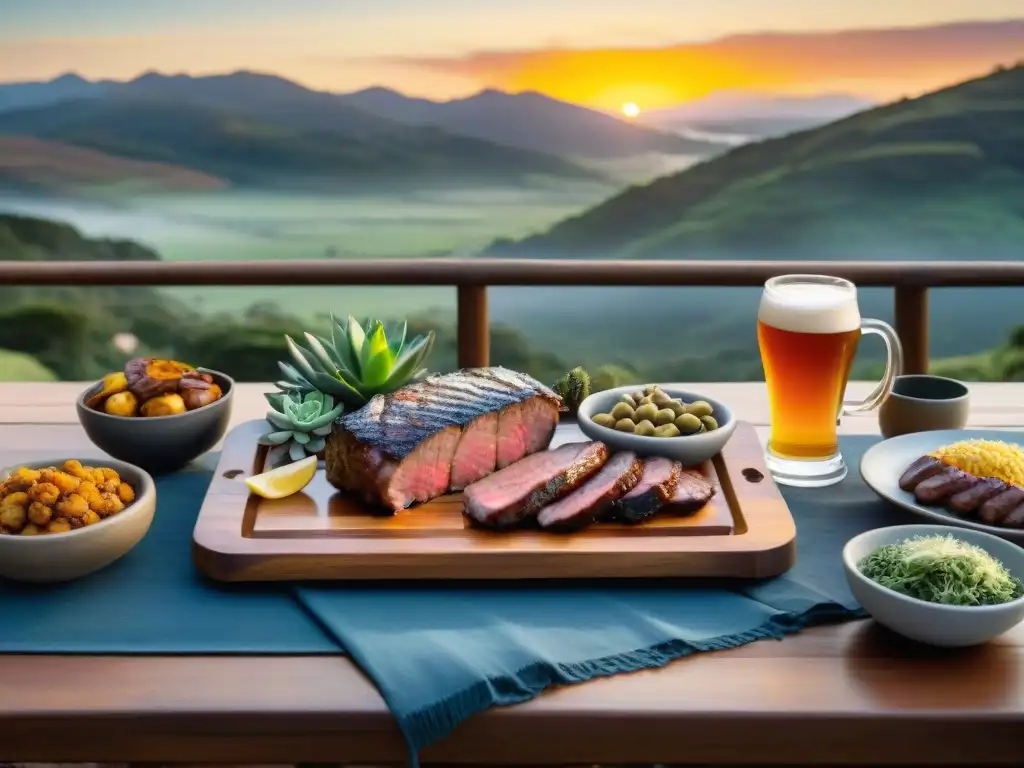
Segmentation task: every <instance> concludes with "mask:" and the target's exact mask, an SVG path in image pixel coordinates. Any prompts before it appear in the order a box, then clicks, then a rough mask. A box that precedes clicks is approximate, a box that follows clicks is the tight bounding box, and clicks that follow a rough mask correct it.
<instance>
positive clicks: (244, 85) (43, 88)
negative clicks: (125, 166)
mask: <svg viewBox="0 0 1024 768" xmlns="http://www.w3.org/2000/svg"><path fill="white" fill-rule="evenodd" d="M6 87H10V86H6ZM6 87H0V95H2V94H3V92H4V90H5V88H6ZM51 88H54V89H55V90H53V91H51V90H50V89H51ZM47 93H50V97H49V98H48V97H47ZM69 94H70V95H69ZM11 101H17V103H18V104H19V107H18V108H16V109H7V110H6V111H2V112H0V135H8V136H29V137H33V138H37V139H43V140H46V141H51V142H59V143H63V144H67V145H71V146H74V147H79V148H84V149H90V150H95V151H98V152H102V153H106V154H109V155H114V156H117V157H121V158H129V159H133V160H143V161H149V162H159V163H165V164H170V165H175V166H180V167H182V168H186V169H191V170H194V171H199V172H202V173H205V174H209V175H212V176H216V177H219V178H221V179H224V180H226V181H228V182H230V183H232V184H235V185H246V186H259V187H277V188H282V187H284V188H296V187H302V188H324V187H331V188H339V187H341V188H344V187H353V188H359V187H365V185H366V184H368V183H377V184H386V183H388V182H396V183H402V182H408V181H409V180H410V179H413V178H430V179H432V180H434V181H435V182H436V183H438V184H444V183H453V184H457V183H468V182H470V183H484V182H486V183H502V184H510V183H518V182H524V181H528V180H530V179H531V178H533V177H538V176H553V177H559V178H564V179H576V180H581V181H590V182H600V181H604V177H603V176H601V175H600V174H599V173H597V172H595V171H593V170H590V169H586V168H583V167H582V166H579V165H576V164H574V163H572V162H570V161H568V160H564V159H562V158H559V157H555V156H553V155H548V154H544V153H541V152H535V151H531V150H525V149H520V148H516V147H506V146H501V145H499V144H496V143H493V142H488V141H482V140H480V139H475V138H471V137H464V136H456V135H453V134H450V133H446V132H444V131H441V130H439V129H436V128H430V127H416V126H407V125H402V124H400V123H397V122H394V121H391V120H387V119H384V118H381V117H377V116H376V115H372V114H369V113H368V112H365V111H363V110H360V109H357V108H355V107H353V106H350V105H348V104H345V103H344V102H342V101H341V100H340V99H339V98H338V97H337V96H334V95H332V94H329V93H322V92H317V91H311V90H308V89H306V88H303V87H301V86H298V85H296V84H295V83H292V82H290V81H287V80H284V79H281V78H278V77H273V76H268V75H258V74H253V73H245V72H242V73H236V74H233V75H224V76H212V77H200V78H192V77H187V76H170V77H168V76H164V75H158V74H147V75H144V76H142V77H140V78H138V79H136V80H133V81H131V82H128V83H109V82H101V83H94V84H90V83H88V82H86V81H81V80H80V79H75V78H73V77H70V78H69V77H64V78H58V79H57V80H55V81H51V82H49V83H43V84H37V86H35V87H33V86H26V85H25V84H21V85H18V86H15V91H14V97H13V98H9V99H7V100H6V103H8V104H9V103H11ZM27 104H33V106H26V105H27Z"/></svg>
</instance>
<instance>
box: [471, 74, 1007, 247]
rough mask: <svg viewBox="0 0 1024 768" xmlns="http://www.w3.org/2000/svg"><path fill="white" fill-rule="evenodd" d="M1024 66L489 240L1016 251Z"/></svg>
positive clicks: (741, 153) (732, 155)
mask: <svg viewBox="0 0 1024 768" xmlns="http://www.w3.org/2000/svg"><path fill="white" fill-rule="evenodd" d="M1021 243H1024V67H1021V66H1018V67H1015V68H1013V69H1007V70H1003V71H998V72H996V73H994V74H992V75H990V76H988V77H984V78H981V79H978V80H973V81H969V82H966V83H963V84H961V85H958V86H955V87H952V88H947V89H945V90H942V91H938V92H936V93H933V94H929V95H926V96H923V97H921V98H918V99H913V100H904V101H901V102H898V103H895V104H890V105H888V106H884V107H880V108H877V109H871V110H868V111H865V112H861V113H859V114H857V115H854V116H852V117H850V118H847V119H844V120H840V121H838V122H835V123H831V124H829V125H827V126H824V127H821V128H816V129H813V130H809V131H803V132H799V133H794V134H790V135H788V136H785V137H782V138H777V139H771V140H767V141H762V142H758V143H755V144H748V145H745V146H742V147H739V148H737V149H734V150H732V151H731V152H729V153H728V154H726V155H723V156H720V157H717V158H714V159H711V160H708V161H706V162H703V163H701V164H699V165H696V166H694V167H692V168H690V169H687V170H686V171H683V172H681V173H678V174H675V175H672V176H667V177H664V178H661V179H659V180H657V181H654V182H652V183H651V184H648V185H646V186H635V187H631V188H630V189H627V190H626V191H624V192H622V193H621V194H618V195H616V196H615V197H613V198H611V199H609V200H607V201H606V202H604V203H602V204H600V205H598V206H596V207H594V208H592V209H590V210H588V211H586V212H584V213H582V214H581V215H579V216H575V217H573V218H570V219H567V220H565V221H563V222H561V223H559V224H557V225H556V226H554V227H553V228H551V229H550V230H548V231H547V232H545V233H543V234H540V235H537V236H535V237H530V238H527V239H525V240H522V241H520V242H517V243H510V242H503V243H496V244H495V245H494V246H493V247H492V249H491V253H492V254H497V255H501V254H512V253H515V254H520V255H529V256H539V257H580V256H585V257H590V258H601V257H607V258H677V259H678V258H698V259H747V258H797V259H810V258H816V259H837V260H866V259H947V258H948V259H963V258H979V259H981V258H985V259H1016V258H1019V257H1020V254H1021V250H1020V248H1021Z"/></svg>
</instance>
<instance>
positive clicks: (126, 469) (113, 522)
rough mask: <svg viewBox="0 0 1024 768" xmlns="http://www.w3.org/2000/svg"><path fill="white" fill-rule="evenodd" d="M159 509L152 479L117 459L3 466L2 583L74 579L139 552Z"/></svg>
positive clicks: (0, 475)
mask: <svg viewBox="0 0 1024 768" xmlns="http://www.w3.org/2000/svg"><path fill="white" fill-rule="evenodd" d="M155 511H156V487H155V486H154V484H153V478H152V477H150V476H149V474H148V473H146V472H145V471H144V470H142V469H140V468H139V467H135V466H132V465H131V464H126V463H124V462H122V461H116V460H114V459H97V460H93V461H85V460H79V459H56V460H53V459H51V460H48V461H35V462H26V463H24V464H19V465H17V466H14V467H9V468H7V469H0V578H5V579H13V580H15V581H27V582H59V581H71V580H72V579H77V578H80V577H82V576H86V575H88V574H90V573H93V572H95V571H98V570H100V569H101V568H105V567H106V566H108V565H110V564H111V563H113V562H114V561H115V560H118V559H119V558H121V557H122V556H124V555H125V554H127V553H128V552H130V551H131V550H132V548H133V547H135V545H136V544H138V543H139V542H140V541H142V538H143V537H144V536H145V535H146V533H147V532H148V531H149V526H150V524H151V523H152V522H153V513H154V512H155Z"/></svg>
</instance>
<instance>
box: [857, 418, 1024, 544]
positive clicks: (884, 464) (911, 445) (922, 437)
mask: <svg viewBox="0 0 1024 768" xmlns="http://www.w3.org/2000/svg"><path fill="white" fill-rule="evenodd" d="M978 438H981V439H984V440H1002V441H1003V442H1004V443H1011V444H1017V445H1020V446H1021V447H1024V432H1020V431H1010V430H998V429H943V430H937V431H935V432H915V433H913V434H909V435H900V436H899V437H893V438H890V439H889V440H883V441H882V442H880V443H878V444H877V445H873V446H871V448H869V449H868V450H867V452H865V454H864V456H863V458H861V460H860V476H861V477H862V478H864V482H865V483H867V484H868V486H869V487H870V488H871V489H872V490H873V491H874V492H875V493H877V494H878V495H879V496H881V497H882V498H883V499H886V500H887V501H891V502H892V503H893V504H897V505H899V506H901V507H903V508H904V509H907V510H910V511H911V512H914V513H915V514H918V515H920V516H922V517H927V518H929V519H930V520H933V521H935V522H938V523H945V524H946V525H955V526H957V527H959V528H973V529H974V530H976V531H985V532H986V533H991V534H993V535H995V536H999V537H1001V538H1004V539H1007V540H1008V541H1014V542H1017V543H1020V544H1024V530H1019V529H1013V528H999V527H998V526H995V525H985V524H984V523H979V522H977V521H975V520H970V519H968V518H965V517H960V516H959V515H955V514H953V513H952V512H947V511H946V510H945V509H943V508H942V507H925V506H923V505H921V504H918V503H917V500H916V499H915V498H914V494H912V493H907V492H906V491H903V490H901V489H900V485H899V481H900V476H901V475H902V474H903V473H904V472H905V471H906V469H907V467H909V466H910V465H911V464H912V463H913V462H914V461H916V460H917V459H919V458H921V457H922V456H924V455H925V454H926V453H931V452H932V451H934V450H935V449H936V448H940V447H941V446H943V445H949V444H950V443H955V442H958V441H960V440H972V439H978Z"/></svg>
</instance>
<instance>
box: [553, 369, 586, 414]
mask: <svg viewBox="0 0 1024 768" xmlns="http://www.w3.org/2000/svg"><path fill="white" fill-rule="evenodd" d="M554 390H555V394H556V395H558V396H559V397H560V398H562V404H563V405H564V406H565V407H566V408H567V409H568V410H569V411H570V412H571V413H575V412H576V409H577V408H579V407H580V403H582V402H583V401H584V400H586V399H587V398H588V397H590V374H588V373H587V372H586V371H585V370H584V369H583V368H581V367H579V366H577V367H576V368H573V369H572V370H571V371H569V372H568V373H567V374H565V376H563V377H562V378H560V379H559V380H558V381H556V382H555V386H554Z"/></svg>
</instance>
